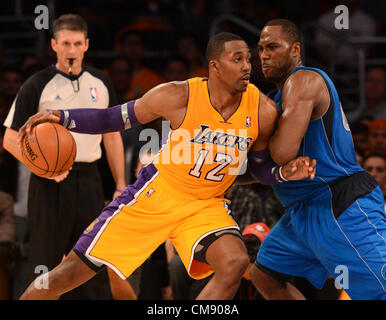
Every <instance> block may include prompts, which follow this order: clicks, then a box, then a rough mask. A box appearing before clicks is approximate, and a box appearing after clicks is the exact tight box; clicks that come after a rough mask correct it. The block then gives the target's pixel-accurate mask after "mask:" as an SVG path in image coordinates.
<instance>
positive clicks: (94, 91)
mask: <svg viewBox="0 0 386 320" xmlns="http://www.w3.org/2000/svg"><path fill="white" fill-rule="evenodd" d="M90 93H91V99H92V101H93V102H97V101H98V90H97V88H95V87H92V88H90Z"/></svg>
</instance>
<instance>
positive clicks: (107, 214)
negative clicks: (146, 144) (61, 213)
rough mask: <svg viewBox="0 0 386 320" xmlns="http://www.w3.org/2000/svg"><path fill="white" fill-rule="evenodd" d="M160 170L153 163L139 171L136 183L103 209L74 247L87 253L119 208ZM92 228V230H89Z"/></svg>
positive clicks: (131, 199)
mask: <svg viewBox="0 0 386 320" xmlns="http://www.w3.org/2000/svg"><path fill="white" fill-rule="evenodd" d="M157 173H158V170H157V169H156V167H155V166H154V165H153V164H152V163H151V164H149V165H147V166H146V167H144V168H142V169H141V170H140V171H139V174H138V179H137V181H135V183H134V184H132V185H129V186H127V187H126V189H125V190H123V192H122V193H121V195H120V196H119V197H117V198H115V200H114V201H112V202H111V203H110V204H109V205H108V206H107V207H105V208H104V209H103V210H102V213H101V214H100V215H99V217H98V218H97V219H95V220H94V225H90V226H89V227H88V228H87V229H86V230H85V231H84V232H83V234H82V235H81V236H80V238H79V240H78V242H77V243H76V244H75V246H74V249H75V250H76V251H78V253H82V254H84V255H85V254H86V251H87V250H88V248H89V247H90V245H91V243H92V242H93V240H94V238H95V237H96V235H97V234H98V233H99V231H100V230H101V228H102V227H104V226H105V224H106V222H107V220H108V219H109V218H111V217H112V216H113V215H114V214H115V213H116V212H117V210H119V211H120V208H119V207H120V206H122V205H127V204H129V203H130V202H131V201H133V200H134V199H135V198H136V195H137V193H138V192H139V191H140V190H141V189H142V188H143V187H144V186H145V185H146V183H148V182H149V181H150V180H151V179H152V178H153V177H154V176H155V175H156V174H157ZM107 223H108V222H107ZM89 229H90V230H89Z"/></svg>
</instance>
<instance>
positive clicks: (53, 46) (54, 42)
mask: <svg viewBox="0 0 386 320" xmlns="http://www.w3.org/2000/svg"><path fill="white" fill-rule="evenodd" d="M51 48H52V50H54V51H55V52H56V40H55V38H51Z"/></svg>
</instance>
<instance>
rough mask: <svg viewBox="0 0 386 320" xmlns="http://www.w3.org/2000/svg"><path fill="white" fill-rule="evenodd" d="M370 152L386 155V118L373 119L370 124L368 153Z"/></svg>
mask: <svg viewBox="0 0 386 320" xmlns="http://www.w3.org/2000/svg"><path fill="white" fill-rule="evenodd" d="M370 153H379V154H381V155H382V156H386V119H377V120H373V121H371V122H370V124H369V129H368V147H367V152H366V155H368V154H370Z"/></svg>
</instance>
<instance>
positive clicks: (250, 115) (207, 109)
mask: <svg viewBox="0 0 386 320" xmlns="http://www.w3.org/2000/svg"><path fill="white" fill-rule="evenodd" d="M188 84H189V100H188V105H187V110H186V114H185V118H184V120H183V122H182V124H181V126H180V127H179V128H178V129H175V130H171V131H170V133H169V138H168V141H167V143H166V144H165V145H164V146H163V147H162V149H161V150H160V152H159V153H158V154H157V155H156V157H155V158H154V165H155V167H156V168H157V169H158V171H159V173H160V177H161V178H164V179H166V180H167V182H168V183H169V184H170V185H171V187H173V188H174V189H176V190H177V191H180V192H182V193H186V194H190V195H193V196H195V197H197V198H198V199H209V198H213V197H220V196H223V194H224V192H225V191H226V190H227V189H228V188H229V187H230V186H231V184H232V183H233V182H234V180H235V179H236V177H237V175H238V174H239V173H240V170H245V166H243V163H244V162H245V159H246V156H247V152H248V150H249V149H250V148H251V146H252V145H253V142H254V141H255V140H256V138H257V137H258V107H259V90H258V89H257V88H256V87H255V86H254V85H252V84H249V85H248V87H247V90H246V91H245V92H243V94H242V98H241V101H240V104H239V106H238V108H237V110H236V111H235V112H234V113H233V114H232V116H231V117H230V118H229V119H228V120H227V121H225V120H224V119H223V117H222V116H221V114H220V113H219V112H218V111H217V110H216V109H215V108H214V107H213V106H212V105H211V102H210V98H209V92H208V81H207V79H206V78H192V79H189V80H188ZM241 173H242V172H241Z"/></svg>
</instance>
